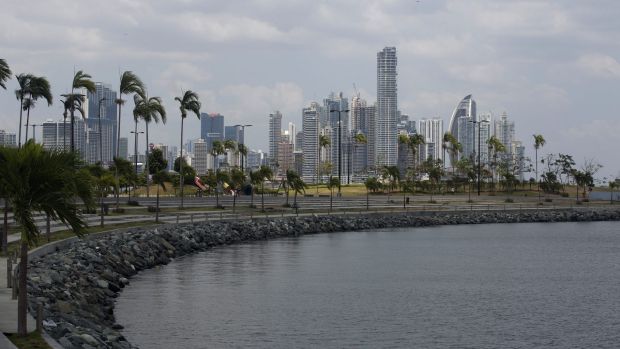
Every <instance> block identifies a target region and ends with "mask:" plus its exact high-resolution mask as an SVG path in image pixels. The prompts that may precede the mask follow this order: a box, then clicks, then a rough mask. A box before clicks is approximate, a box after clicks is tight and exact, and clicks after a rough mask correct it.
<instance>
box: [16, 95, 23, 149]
mask: <svg viewBox="0 0 620 349" xmlns="http://www.w3.org/2000/svg"><path fill="white" fill-rule="evenodd" d="M23 105H24V98H23V97H20V98H19V125H18V127H17V129H18V130H19V132H18V133H19V136H18V137H19V138H18V141H17V147H18V148H21V147H22V115H23V110H22V109H23V108H22V106H23Z"/></svg>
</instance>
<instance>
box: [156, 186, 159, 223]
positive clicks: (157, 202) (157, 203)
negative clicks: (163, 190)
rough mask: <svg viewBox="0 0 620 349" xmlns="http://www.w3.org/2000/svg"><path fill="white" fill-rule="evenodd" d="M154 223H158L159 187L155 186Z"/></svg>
mask: <svg viewBox="0 0 620 349" xmlns="http://www.w3.org/2000/svg"><path fill="white" fill-rule="evenodd" d="M155 223H159V185H157V200H156V201H155Z"/></svg>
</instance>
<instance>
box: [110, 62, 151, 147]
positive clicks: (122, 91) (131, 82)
mask: <svg viewBox="0 0 620 349" xmlns="http://www.w3.org/2000/svg"><path fill="white" fill-rule="evenodd" d="M144 92H145V91H144V84H143V83H142V80H140V78H139V77H138V76H137V75H136V74H134V73H133V72H131V71H124V72H123V74H122V75H121V79H120V86H119V88H118V98H117V99H116V101H115V102H116V104H117V106H118V120H117V131H116V157H119V155H120V139H121V136H120V135H121V109H122V106H123V105H124V104H125V100H123V95H127V94H130V93H142V94H144Z"/></svg>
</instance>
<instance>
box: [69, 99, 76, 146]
mask: <svg viewBox="0 0 620 349" xmlns="http://www.w3.org/2000/svg"><path fill="white" fill-rule="evenodd" d="M74 124H75V108H73V107H71V127H70V132H71V138H70V139H71V143H70V144H71V152H74V151H75V138H74V137H73V135H74V134H75V132H74V129H73V128H74V127H75V126H74Z"/></svg>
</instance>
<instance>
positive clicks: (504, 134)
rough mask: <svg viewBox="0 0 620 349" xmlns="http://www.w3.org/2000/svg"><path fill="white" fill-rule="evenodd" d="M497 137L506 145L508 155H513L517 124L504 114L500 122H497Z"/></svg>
mask: <svg viewBox="0 0 620 349" xmlns="http://www.w3.org/2000/svg"><path fill="white" fill-rule="evenodd" d="M494 125H495V137H497V139H498V140H499V141H500V142H501V143H502V144H503V145H504V147H505V148H506V153H508V154H512V142H513V141H514V136H515V123H514V121H512V120H510V119H508V115H507V114H506V112H503V113H502V115H501V116H500V118H499V120H495V124H494Z"/></svg>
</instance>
